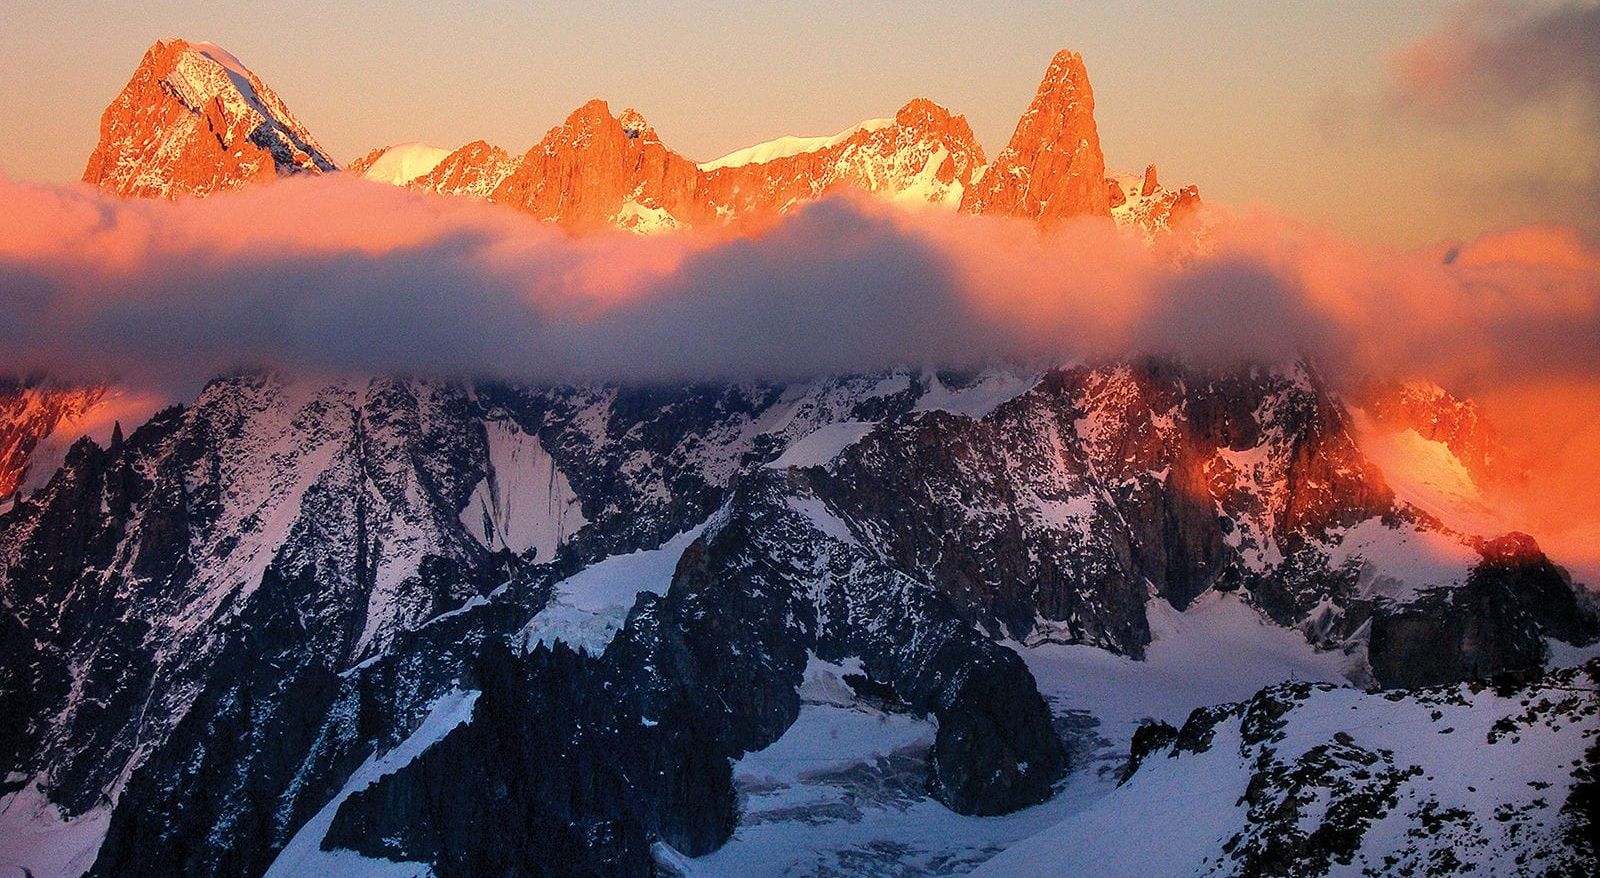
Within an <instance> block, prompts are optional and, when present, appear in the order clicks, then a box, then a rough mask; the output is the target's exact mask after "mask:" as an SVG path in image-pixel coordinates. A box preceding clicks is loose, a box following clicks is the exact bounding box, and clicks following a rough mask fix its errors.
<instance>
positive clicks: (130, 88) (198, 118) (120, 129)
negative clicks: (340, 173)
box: [83, 40, 337, 198]
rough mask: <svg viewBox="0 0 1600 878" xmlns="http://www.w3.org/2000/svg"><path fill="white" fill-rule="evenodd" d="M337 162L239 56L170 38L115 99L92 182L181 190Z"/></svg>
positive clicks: (91, 167) (169, 192)
mask: <svg viewBox="0 0 1600 878" xmlns="http://www.w3.org/2000/svg"><path fill="white" fill-rule="evenodd" d="M333 170H337V166H336V165H335V164H334V162H333V160H332V159H330V158H329V157H328V155H327V153H326V152H324V150H323V149H322V147H321V145H319V144H318V143H317V141H316V138H315V137H313V136H312V135H311V133H310V132H309V131H308V130H306V128H305V126H303V125H301V124H300V122H299V120H297V119H295V117H294V115H293V114H292V113H290V112H289V108H288V107H287V106H286V105H285V104H284V103H283V101H282V100H281V99H279V98H278V96H277V94H276V93H275V92H273V91H272V89H271V88H269V87H267V85H266V84H265V83H263V82H262V81H261V80H260V79H258V78H257V77H256V75H255V74H254V73H251V72H250V71H249V70H247V69H245V68H244V67H243V65H241V64H239V62H238V60H237V59H235V58H234V57H233V56H232V55H229V54H228V53H227V52H226V51H224V50H222V49H220V48H218V47H216V46H212V45H210V44H206V43H193V44H191V43H189V42H186V41H184V40H163V41H161V42H158V43H156V44H155V45H154V46H151V47H150V50H149V51H148V52H146V53H145V55H144V59H143V60H142V61H140V63H139V66H138V68H137V69H136V70H135V71H134V73H133V77H132V78H131V79H130V80H129V81H128V84H127V86H126V87H124V88H123V90H122V92H121V93H120V94H118V95H117V97H116V98H115V99H114V100H113V101H112V102H111V105H110V106H108V107H106V111H105V114H104V115H103V116H102V117H101V119H100V142H99V144H98V145H97V146H96V147H95V150H94V152H93V153H92V154H91V155H90V156H89V163H88V166H87V167H86V168H85V169H84V172H83V181H84V182H85V183H88V184H90V185H92V186H98V187H100V188H101V189H104V190H106V191H108V192H112V193H115V194H117V195H122V196H125V197H141V198H151V197H155V198H176V197H178V196H181V195H209V194H211V193H213V192H219V191H223V190H227V189H237V188H239V187H240V186H243V185H245V184H247V183H250V182H254V181H259V180H265V179H271V178H273V177H277V176H281V175H284V174H297V173H322V172H326V171H333Z"/></svg>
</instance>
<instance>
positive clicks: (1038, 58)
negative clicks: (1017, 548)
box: [0, 0, 1595, 244]
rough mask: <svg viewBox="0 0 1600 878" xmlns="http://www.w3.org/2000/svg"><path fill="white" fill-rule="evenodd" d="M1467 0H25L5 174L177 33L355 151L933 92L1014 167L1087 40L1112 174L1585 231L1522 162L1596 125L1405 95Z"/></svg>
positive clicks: (680, 125) (729, 117) (732, 127)
mask: <svg viewBox="0 0 1600 878" xmlns="http://www.w3.org/2000/svg"><path fill="white" fill-rule="evenodd" d="M1550 2H1553V0H1550ZM1478 5H1479V6H1481V5H1483V4H1481V3H1479V4H1478ZM1545 5H1549V4H1548V3H1546V4H1545ZM1459 6H1460V4H1459V3H1454V2H1448V0H1407V2H1393V0H1338V2H1329V0H1263V2H1213V3H1196V2H1150V3H1140V4H1128V3H1123V2H1112V0H1079V2H1036V0H1013V2H1008V3H1004V4H979V3H971V2H944V0H941V2H932V3H922V4H911V3H898V2H897V3H866V2H834V0H818V2H810V3H783V4H764V3H758V2H750V0H742V2H731V3H729V2H718V0H695V2H667V3H655V4H650V5H648V6H646V5H645V4H639V3H608V2H587V3H545V2H507V0H490V2H482V3H474V4H447V3H438V2H434V0H429V2H416V0H391V2H385V3H356V2H351V3H329V2H327V0H277V2H275V3H273V4H270V6H269V5H267V4H258V3H252V4H243V3H226V2H201V0H174V2H149V3H116V4H112V3H89V2H76V0H57V2H49V3H36V2H20V3H19V2H16V0H10V2H7V3H6V11H5V12H4V14H3V18H4V19H5V22H4V27H0V171H4V172H5V173H7V174H10V175H12V176H13V177H16V178H21V179H30V180H47V181H67V180H72V179H75V178H77V176H78V175H79V174H81V172H82V169H83V164H84V161H85V159H86V158H87V156H88V154H89V152H90V150H91V149H92V148H93V145H94V141H95V138H96V135H97V125H98V121H99V115H100V112H101V110H102V109H103V108H104V106H105V105H106V104H107V103H108V102H109V100H110V99H111V98H112V97H113V96H114V95H115V94H116V92H117V91H118V90H119V89H120V88H121V86H122V85H123V83H124V82H125V81H126V79H127V77H128V75H129V74H130V73H131V71H132V70H133V67H134V66H135V65H136V64H137V62H138V60H139V57H140V55H141V54H142V53H143V51H144V49H145V48H146V47H147V46H148V45H149V44H150V43H151V42H153V41H154V40H155V39H157V38H160V37H166V36H183V37H186V38H189V39H194V40H199V39H205V40H211V41H213V42H217V43H219V44H221V45H223V46H225V47H226V48H228V49H229V50H230V51H232V52H233V53H234V54H236V55H238V56H239V57H240V58H241V59H242V60H243V61H244V62H245V63H246V64H247V65H249V66H250V67H251V68H252V69H253V70H254V71H255V72H256V73H257V74H259V75H260V76H261V77H262V78H263V79H265V80H266V81H267V82H268V83H270V84H271V85H272V86H273V87H274V88H275V89H276V90H277V91H278V93H279V94H280V95H281V96H282V97H283V98H284V100H285V101H286V102H287V103H288V104H289V106H290V107H291V108H292V109H293V110H294V111H295V114H296V115H297V116H298V117H299V118H300V119H301V121H303V122H304V123H305V124H306V125H307V126H309V127H310V128H311V130H312V131H313V132H314V133H315V134H316V135H317V136H318V138H319V139H320V140H321V141H322V142H323V144H324V145H325V146H326V147H327V148H328V149H329V150H331V151H332V152H333V153H334V156H335V158H337V159H338V160H340V161H349V160H350V159H352V158H354V157H356V156H358V155H360V154H361V153H363V152H365V151H367V150H368V149H371V148H372V147H375V146H380V145H383V144H386V143H391V142H397V141H406V140H425V141H428V142H432V143H435V144H438V145H441V146H449V147H454V146H457V145H460V144H461V143H464V142H466V141H468V140H472V139H475V138H479V137H482V138H485V139H488V140H490V141H492V142H495V143H498V144H500V145H502V146H504V147H506V148H508V149H510V150H512V151H513V152H520V151H522V150H525V149H526V148H527V147H528V146H530V145H531V144H532V143H533V142H534V141H536V140H537V139H538V138H539V137H540V136H541V135H542V134H543V133H544V132H545V131H546V130H547V129H549V128H550V127H551V126H553V125H555V124H557V123H559V122H560V121H561V119H562V118H563V117H564V116H565V115H566V114H567V113H568V112H569V111H570V110H571V109H573V108H574V107H576V106H578V105H579V104H581V103H582V102H583V101H585V100H587V99H588V98H590V97H596V96H598V97H603V98H605V99H607V100H608V101H610V102H611V104H612V109H613V110H614V111H620V110H621V109H622V107H624V106H634V107H637V108H638V109H639V110H640V111H642V112H643V113H644V114H645V115H646V117H647V118H649V119H650V120H651V121H652V122H653V123H654V124H655V126H656V128H657V129H658V130H659V131H660V132H661V135H662V138H663V139H664V140H665V141H666V142H667V143H668V145H670V146H672V147H673V148H675V149H677V150H679V151H680V152H682V153H684V154H686V155H688V156H689V157H691V158H694V159H698V160H704V159H709V158H713V157H715V156H717V155H720V154H722V153H724V152H727V151H730V150H732V149H736V148H738V147H741V146H745V145H748V144H750V143H753V142H757V141H760V140H765V139H769V138H771V137H775V136H778V135H782V134H817V133H831V132H833V131H837V130H839V129H842V128H844V127H847V126H849V125H851V124H853V123H855V122H857V121H859V120H861V119H864V118H869V117H874V116H886V115H890V114H892V113H893V112H894V110H895V109H896V108H897V107H899V106H900V104H902V103H903V102H904V101H906V100H907V99H909V98H912V97H916V96H926V97H929V98H932V99H933V100H936V101H938V102H940V103H943V104H945V105H947V106H949V107H950V108H951V109H953V110H955V111H957V112H961V113H965V114H966V115H967V117H968V119H969V120H970V121H971V122H972V126H973V129H974V130H975V131H976V132H977V134H978V137H979V138H980V140H981V141H982V142H983V145H984V147H985V149H986V150H987V151H988V152H989V153H990V154H991V155H992V154H993V153H994V152H996V151H998V150H999V148H1000V147H1001V146H1002V145H1003V144H1004V142H1005V140H1006V138H1007V137H1008V136H1009V134H1010V132H1011V128H1012V126H1013V125H1014V124H1015V122H1016V119H1017V116H1018V115H1019V114H1020V112H1021V111H1022V109H1023V108H1024V107H1025V106H1026V104H1027V102H1028V101H1029V99H1030V98H1031V97H1032V94H1033V90H1034V88H1035V87H1036V85H1037V83H1038V79H1039V77H1040V75H1041V74H1042V72H1043V70H1044V68H1045V66H1046V64H1047V63H1048V61H1049V59H1050V56H1051V54H1052V53H1053V52H1054V51H1055V50H1056V49H1059V48H1063V47H1068V48H1073V49H1076V50H1078V51H1080V52H1082V53H1083V54H1084V56H1085V59H1086V61H1087V63H1088V67H1089V73H1090V77H1091V79H1092V81H1093V84H1094V87H1095V93H1096V100H1097V104H1098V113H1097V116H1098V120H1099V124H1100V132H1101V138H1102V141H1103V142H1104V145H1105V151H1106V156H1107V159H1108V162H1109V164H1110V165H1111V166H1112V167H1114V168H1122V169H1128V170H1138V169H1140V168H1142V167H1143V166H1144V164H1146V163H1147V162H1155V163H1157V164H1158V165H1159V166H1160V168H1161V173H1162V177H1163V179H1164V180H1166V181H1167V182H1169V183H1188V182H1194V183H1198V184H1199V185H1200V187H1201V193H1202V195H1203V196H1204V197H1206V198H1207V199H1209V200H1213V201H1218V202H1222V203H1226V204H1229V205H1232V206H1235V207H1246V206H1248V205H1251V204H1256V203H1263V204H1268V205H1271V206H1273V207H1275V208H1277V209H1279V210H1282V211H1285V212H1288V213H1291V214H1294V215H1297V216H1301V217H1304V218H1307V219H1310V220H1314V221H1318V222H1326V223H1329V224H1331V225H1332V226H1333V227H1334V228H1336V229H1338V230H1341V231H1344V232H1347V233H1349V234H1353V235H1355V236H1358V237H1361V238H1365V239H1368V240H1380V241H1392V242H1397V243H1407V244H1410V243H1417V244H1420V243H1428V242H1432V241H1435V240H1438V239H1442V238H1453V237H1459V236H1466V235H1471V234H1474V233H1476V232H1478V231H1481V230H1483V229H1486V228H1493V227H1499V226H1506V225H1511V224H1515V223H1521V222H1527V221H1530V220H1539V219H1555V220H1561V221H1567V222H1581V220H1580V219H1578V218H1576V217H1567V216H1561V215H1559V213H1560V212H1562V211H1568V210H1576V208H1581V207H1583V205H1582V204H1581V203H1579V204H1577V205H1576V207H1574V206H1573V205H1567V204H1565V203H1563V202H1561V200H1560V195H1559V193H1558V194H1557V196H1556V197H1555V200H1554V201H1552V197H1551V196H1550V195H1549V194H1548V193H1539V192H1536V191H1533V190H1530V189H1529V188H1528V187H1527V186H1526V185H1523V184H1521V183H1515V184H1514V182H1513V180H1512V178H1513V177H1516V176H1517V175H1523V176H1524V177H1525V176H1526V175H1530V174H1531V175H1540V174H1543V173H1544V171H1543V170H1542V169H1543V168H1545V167H1546V166H1551V167H1570V166H1572V164H1573V163H1574V162H1576V163H1577V164H1578V166H1579V167H1580V168H1582V169H1591V168H1592V162H1593V156H1594V155H1595V152H1594V145H1593V140H1592V138H1586V137H1584V136H1583V135H1582V134H1581V133H1580V132H1578V131H1568V132H1566V133H1563V132H1562V130H1561V127H1560V125H1559V124H1557V125H1555V126H1554V127H1541V128H1538V129H1536V130H1535V133H1534V134H1532V135H1528V136H1525V137H1524V138H1523V139H1522V140H1521V141H1518V142H1515V143H1512V144H1509V145H1508V143H1507V141H1506V138H1505V135H1504V134H1503V133H1501V132H1494V131H1488V130H1481V129H1473V130H1467V129H1466V128H1465V127H1463V126H1459V125H1458V126H1454V127H1452V128H1446V129H1441V128H1440V126H1438V125H1433V124H1429V123H1426V122H1423V121H1419V120H1417V119H1415V118H1405V119H1397V118H1395V117H1394V116H1393V114H1392V113H1389V112H1387V111H1386V110H1385V109H1384V107H1385V101H1384V97H1383V96H1384V93H1385V88H1386V78H1387V77H1388V75H1389V65H1390V60H1391V58H1392V57H1393V56H1394V54H1395V53H1396V52H1397V51H1398V50H1400V49H1401V48H1403V47H1404V46H1406V45H1407V44H1409V43H1413V42H1415V41H1417V40H1418V39H1420V38H1422V37H1424V36H1426V35H1427V34H1429V33H1431V32H1434V31H1436V30H1438V29H1439V28H1440V27H1441V22H1442V21H1447V20H1448V19H1447V17H1446V16H1447V15H1448V13H1449V12H1450V10H1452V9H1455V8H1456V7H1459ZM1508 149H1509V150H1511V151H1512V152H1513V153H1514V154H1513V156H1512V160H1511V161H1509V162H1508V161H1507V160H1506V158H1505V156H1504V153H1506V152H1507V151H1508ZM1586 162H1587V163H1589V164H1585V163H1586ZM1518 179H1521V177H1519V178H1518ZM1552 211H1554V212H1556V213H1557V214H1558V215H1556V216H1550V215H1549V214H1550V213H1551V212H1552Z"/></svg>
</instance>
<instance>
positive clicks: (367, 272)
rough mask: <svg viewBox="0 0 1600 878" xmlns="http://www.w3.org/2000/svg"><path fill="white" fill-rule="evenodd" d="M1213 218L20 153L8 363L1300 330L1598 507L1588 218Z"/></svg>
mask: <svg viewBox="0 0 1600 878" xmlns="http://www.w3.org/2000/svg"><path fill="white" fill-rule="evenodd" d="M1211 222H1212V226H1211V228H1210V231H1209V232H1208V234H1207V236H1206V237H1205V239H1204V244H1203V246H1201V247H1200V248H1199V249H1198V250H1196V249H1195V248H1193V247H1191V246H1189V245H1187V244H1185V243H1184V242H1183V241H1182V239H1181V238H1172V239H1168V240H1167V241H1165V242H1164V243H1161V244H1159V245H1157V246H1154V247H1149V246H1146V245H1145V244H1144V243H1143V242H1142V241H1139V240H1137V239H1135V238H1133V237H1130V236H1126V235H1122V234H1119V233H1118V232H1117V231H1116V230H1115V229H1114V228H1112V227H1111V226H1110V224H1107V223H1101V222H1084V223H1081V224H1076V225H1068V226H1067V227H1065V228H1063V229H1061V230H1060V231H1059V232H1057V233H1055V234H1051V235H1041V234H1039V233H1037V232H1036V231H1035V229H1034V227H1033V226H1032V225H1030V224H1026V223H1022V222H1019V221H1012V220H1003V219H991V218H975V217H967V216H957V215H950V214H943V213H937V212H906V211H901V210H898V209H895V208H892V207H889V206H886V205H884V204H882V203H879V202H873V201H869V200H856V199H851V198H847V197H846V198H831V199H827V200H824V201H822V202H820V203H817V204H814V205H812V206H810V207H808V208H806V209H804V210H801V211H799V212H798V213H797V214H795V215H793V216H791V217H789V218H787V219H785V220H783V221H781V222H779V223H777V224H775V225H774V226H772V227H770V228H766V229H764V230H761V231H760V232H758V233H754V234H749V235H745V236H737V237H734V236H726V235H722V234H710V233H707V234H698V233H681V234H671V235H665V236H659V237H647V238H641V237H636V236H633V235H628V234H624V233H616V234H598V235H589V236H584V237H573V236H570V235H567V234H566V233H564V232H561V231H560V230H558V229H555V228H553V227H551V226H548V225H545V224H540V223H537V222H533V221H531V220H529V219H528V218H527V217H525V216H523V215H521V214H518V213H515V212H513V211H510V210H508V209H503V208H498V207H495V206H491V205H483V204H478V203H474V202H470V201H465V200H452V199H444V198H438V197H432V196H423V195H418V194H414V193H409V192H405V191H402V190H398V189H393V188H389V187H383V186H378V185H375V184H369V183H366V182H363V181H360V180H354V179H339V178H326V179H313V180H300V179H294V180H285V181H281V182H279V183H276V184H273V185H271V186H265V187H260V188H257V189H252V190H247V191H244V192H241V193H237V194H231V195H227V196H222V197H216V198H212V199H207V200H204V201H195V200H189V201H181V202H177V203H166V202H130V201H119V200H115V199H110V198H107V197H105V196H102V195H100V194H98V193H95V192H93V191H92V190H89V189H87V188H82V187H48V186H39V185H29V184H19V183H14V182H9V181H4V180H0V351H4V362H3V365H0V372H7V373H37V372H45V373H50V374H53V375H55V376H58V377H60V378H63V379H68V380H108V379H110V380H118V381H120V382H122V383H124V384H127V385H130V386H133V387H136V388H137V387H155V388H189V387H193V386H194V384H195V383H196V382H198V381H201V380H204V379H205V378H207V377H210V376H212V375H214V374H216V373H219V372H222V371H225V370H228V369H232V368H236V367H241V366H272V367H277V368H282V369H288V370H308V371H351V370H354V371H362V372H402V373H416V374H426V375H439V376H447V377H453V376H462V377H479V376H492V377H499V378H505V379H511V380H519V381H532V382H568V381H590V380H600V381H634V382H649V381H685V380H717V379H741V380H762V379H787V378H796V377H803V376H809V375H816V374H821V373H833V372H843V371H864V370H875V369H884V368H891V367H895V366H901V365H911V366H976V365H983V364H987V363H992V362H995V361H1019V360H1021V361H1029V362H1041V361H1043V362H1063V361H1070V360H1075V359H1095V358H1105V357H1120V356H1125V355H1130V354H1134V355H1136V354H1158V355H1166V356H1172V357H1178V358H1182V359H1185V360H1189V361H1192V362H1195V363H1198V364H1201V365H1219V366H1221V365H1230V364H1234V363H1237V362H1242V361H1280V360H1283V359H1285V358H1289V357H1296V356H1300V355H1306V356H1310V357H1311V358H1313V359H1314V360H1315V361H1316V362H1317V363H1318V364H1319V367H1320V368H1321V370H1322V371H1323V372H1324V373H1325V374H1327V375H1329V376H1331V377H1332V378H1333V379H1334V380H1335V381H1342V382H1346V383H1350V384H1354V383H1355V382H1358V381H1360V380H1362V379H1364V378H1368V377H1384V378H1406V377H1413V376H1425V377H1429V378H1432V379H1434V380H1437V381H1439V382H1440V383H1443V384H1444V385H1445V386H1447V387H1449V388H1451V389H1452V390H1455V391H1457V392H1458V393H1465V394H1470V395H1475V396H1480V395H1481V396H1484V397H1486V398H1490V399H1494V400H1496V401H1497V405H1498V406H1499V408H1500V409H1501V410H1503V411H1507V412H1512V413H1513V415H1512V416H1510V417H1509V418H1508V421H1509V422H1503V423H1502V424H1501V427H1502V429H1503V431H1504V432H1505V433H1507V434H1508V436H1509V437H1510V438H1511V439H1512V440H1513V441H1516V442H1518V443H1520V444H1521V446H1522V447H1523V448H1525V449H1526V450H1527V451H1528V452H1529V453H1530V454H1531V455H1532V456H1534V457H1535V458H1538V457H1540V456H1541V454H1542V453H1541V452H1540V451H1539V449H1541V448H1552V449H1556V451H1552V452H1550V453H1549V454H1543V457H1546V458H1548V459H1549V460H1551V461H1553V462H1554V463H1553V464H1552V467H1553V471H1556V472H1558V473H1559V475H1557V476H1552V477H1550V478H1546V479H1544V480H1542V481H1539V480H1536V482H1535V484H1538V485H1540V486H1541V491H1543V492H1544V494H1545V496H1542V497H1541V498H1536V499H1539V500H1540V501H1541V502H1540V503H1539V504H1537V505H1536V504H1533V503H1531V502H1530V503H1529V504H1528V508H1530V509H1535V508H1536V509H1537V510H1538V514H1539V515H1541V516H1543V517H1544V519H1546V521H1545V522H1544V523H1543V524H1542V525H1541V526H1542V527H1545V528H1547V529H1549V530H1550V531H1552V532H1555V531H1560V532H1567V533H1577V534H1580V535H1581V534H1584V533H1589V532H1590V531H1588V530H1585V529H1584V528H1586V527H1592V523H1593V521H1594V515H1593V514H1592V512H1590V511H1589V510H1591V509H1592V504H1586V503H1580V502H1578V497H1577V494H1575V493H1572V492H1567V491H1563V490H1562V489H1561V487H1560V486H1561V485H1587V484H1593V483H1594V481H1595V479H1594V476H1595V475H1596V474H1597V473H1600V464H1597V463H1596V462H1595V460H1596V459H1595V458H1594V457H1592V456H1586V455H1588V452H1587V451H1586V450H1585V449H1589V448H1591V447H1592V445H1593V443H1592V442H1589V441H1588V440H1585V442H1580V443H1578V445H1572V444H1571V443H1565V444H1563V443H1562V442H1561V441H1559V439H1560V437H1559V436H1556V435H1554V433H1556V432H1560V430H1562V429H1565V428H1562V427H1561V426H1560V425H1562V424H1568V423H1569V420H1568V419H1563V418H1562V417H1560V414H1561V412H1560V410H1559V408H1558V407H1559V405H1560V400H1562V399H1563V398H1565V399H1575V400H1580V401H1584V404H1586V405H1587V404H1590V403H1592V401H1593V400H1597V399H1600V345H1597V344H1596V343H1595V340H1596V339H1597V338H1600V248H1597V247H1596V246H1595V245H1594V243H1593V242H1591V241H1588V240H1586V239H1584V238H1583V237H1582V236H1581V235H1579V234H1578V233H1577V232H1575V231H1573V230H1572V229H1568V228H1559V227H1532V228H1523V229H1514V230H1508V231H1506V232H1502V233H1496V234H1493V235H1486V236H1484V237H1482V238H1479V239H1477V240H1474V241H1471V242H1467V243H1464V244H1460V245H1455V246H1450V247H1441V248H1435V249H1430V250H1424V251H1408V250H1398V249H1383V248H1373V247H1366V246H1360V245H1356V244H1353V243H1351V242H1349V241H1347V240H1344V239H1342V238H1339V237H1338V236H1335V235H1332V234H1330V233H1328V232H1325V231H1322V230H1319V229H1316V228H1314V227H1310V226H1306V225H1305V224H1302V223H1296V222H1292V221H1289V220H1286V219H1284V218H1282V217H1278V216H1274V215H1270V214H1265V213H1254V214H1248V215H1244V216H1229V215H1226V214H1222V213H1217V214H1216V215H1214V216H1213V217H1211ZM1547 388H1577V389H1578V390H1575V391H1572V392H1571V393H1555V392H1545V390H1544V389H1547ZM1506 400H1524V401H1525V402H1524V403H1523V404H1522V405H1512V404H1510V403H1508V402H1506ZM1541 411H1542V412H1543V414H1541V413H1540V412H1541ZM1575 448H1576V449H1577V450H1576V451H1574V450H1573V449H1575ZM1585 479H1588V481H1585ZM1579 542H1581V540H1579ZM1573 551H1575V550H1573ZM1569 554H1570V552H1569ZM1594 554H1595V555H1596V556H1597V560H1600V547H1596V551H1595V553H1594Z"/></svg>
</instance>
